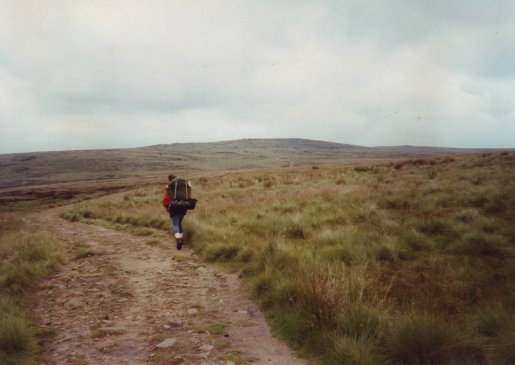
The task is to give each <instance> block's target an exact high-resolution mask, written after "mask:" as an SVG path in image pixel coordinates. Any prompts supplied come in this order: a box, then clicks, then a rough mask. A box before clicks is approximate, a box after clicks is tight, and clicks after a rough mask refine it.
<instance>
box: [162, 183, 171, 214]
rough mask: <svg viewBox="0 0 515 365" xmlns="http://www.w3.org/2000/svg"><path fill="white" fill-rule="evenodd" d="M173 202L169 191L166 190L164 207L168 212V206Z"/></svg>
mask: <svg viewBox="0 0 515 365" xmlns="http://www.w3.org/2000/svg"><path fill="white" fill-rule="evenodd" d="M171 202H172V199H170V194H168V189H166V188H165V194H164V196H163V202H162V203H163V207H164V208H165V209H166V210H168V206H169V205H170V203H171Z"/></svg>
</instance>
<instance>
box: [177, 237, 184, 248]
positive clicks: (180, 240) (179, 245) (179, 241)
mask: <svg viewBox="0 0 515 365" xmlns="http://www.w3.org/2000/svg"><path fill="white" fill-rule="evenodd" d="M176 241H177V250H179V251H180V250H182V242H183V241H182V238H177V239H176Z"/></svg>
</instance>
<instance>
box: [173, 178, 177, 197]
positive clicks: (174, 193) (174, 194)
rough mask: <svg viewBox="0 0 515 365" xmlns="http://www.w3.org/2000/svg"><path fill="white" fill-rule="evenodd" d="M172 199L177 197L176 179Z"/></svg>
mask: <svg viewBox="0 0 515 365" xmlns="http://www.w3.org/2000/svg"><path fill="white" fill-rule="evenodd" d="M173 199H174V200H175V199H177V181H176V182H175V190H174V191H173Z"/></svg>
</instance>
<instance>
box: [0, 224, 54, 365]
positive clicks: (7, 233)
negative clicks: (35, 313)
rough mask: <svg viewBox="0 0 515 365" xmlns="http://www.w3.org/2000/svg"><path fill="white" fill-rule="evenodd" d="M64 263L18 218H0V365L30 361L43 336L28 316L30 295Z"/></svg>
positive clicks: (49, 242) (48, 241) (48, 243)
mask: <svg viewBox="0 0 515 365" xmlns="http://www.w3.org/2000/svg"><path fill="white" fill-rule="evenodd" d="M63 261H64V253H63V249H62V246H61V245H60V244H59V243H58V242H57V241H56V240H54V239H53V238H52V237H50V236H48V235H45V234H44V233H41V232H38V231H35V230H34V229H33V227H31V226H30V225H29V224H27V223H25V222H24V221H23V220H22V219H21V218H20V216H19V215H15V214H4V215H2V216H1V217H0V364H6V365H10V364H12V365H21V364H29V363H31V362H32V361H33V359H34V357H35V355H36V353H37V352H38V340H37V339H38V338H42V337H44V336H45V333H43V332H42V330H41V329H40V328H39V327H38V326H37V325H36V322H37V321H36V320H35V319H34V318H33V317H32V316H31V313H30V311H29V310H28V308H29V307H30V295H29V294H30V292H31V290H32V289H33V288H35V287H36V286H37V284H38V283H39V281H40V280H41V279H42V278H43V277H44V276H46V275H48V274H49V273H50V272H52V271H54V270H56V269H57V268H58V267H59V266H60V265H61V264H62V263H63Z"/></svg>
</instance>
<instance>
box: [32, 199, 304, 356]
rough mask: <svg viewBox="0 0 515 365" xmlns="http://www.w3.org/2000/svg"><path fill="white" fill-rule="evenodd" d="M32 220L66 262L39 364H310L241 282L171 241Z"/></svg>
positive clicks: (47, 312)
mask: <svg viewBox="0 0 515 365" xmlns="http://www.w3.org/2000/svg"><path fill="white" fill-rule="evenodd" d="M59 212H60V210H59V209H52V210H48V211H44V212H40V213H38V214H36V215H33V216H31V217H29V218H28V220H29V221H30V222H31V224H33V225H35V226H37V227H39V228H41V229H42V230H45V231H48V232H49V233H50V234H52V235H53V236H55V237H56V238H57V239H59V240H60V241H61V242H62V243H63V245H64V247H65V249H66V256H67V263H66V264H65V265H64V266H63V267H62V268H61V269H60V270H59V272H58V273H57V274H55V275H53V276H52V277H50V278H48V279H47V280H46V281H44V282H43V283H42V284H41V287H40V290H38V292H37V293H36V295H35V297H36V299H35V303H34V311H35V314H36V316H37V317H38V318H39V320H40V324H41V328H40V330H41V332H42V333H46V336H45V337H46V339H45V340H44V346H43V347H44V353H43V355H42V360H41V361H40V363H39V364H38V365H43V364H44V365H51V364H77V365H79V364H81V365H82V364H84V365H85V364H88V365H89V364H109V365H116V364H131V365H132V364H155V365H164V364H167V365H173V364H199V365H200V364H203V365H208V364H212V365H215V364H220V365H221V364H223V365H231V364H277V365H282V364H284V365H286V364H288V365H295V364H306V363H307V362H306V361H304V360H300V359H298V358H296V357H295V356H294V354H293V353H292V351H291V350H290V349H289V348H288V347H287V346H286V345H285V344H284V343H282V342H281V341H279V340H278V339H276V338H274V337H273V336H272V335H271V334H270V331H269V329H268V327H267V324H266V322H265V319H264V317H263V315H262V314H261V313H260V311H259V310H258V309H257V307H256V306H255V305H254V304H253V303H252V301H251V300H250V299H249V298H248V295H247V294H246V293H245V291H244V290H243V289H242V288H241V287H240V283H239V281H238V278H237V277H236V276H235V275H232V274H227V273H225V272H222V271H221V270H218V269H216V268H214V267H212V266H208V265H206V264H205V263H203V262H201V261H200V260H199V259H198V258H197V257H195V255H194V254H192V252H191V250H190V249H189V248H188V247H187V246H186V247H185V248H184V249H183V250H182V251H176V249H175V245H174V244H173V242H172V239H171V237H170V236H165V235H163V237H161V238H159V239H155V238H153V239H149V238H148V237H135V236H132V235H129V234H128V233H125V232H118V231H113V230H110V229H107V228H103V227H100V226H96V225H88V224H84V223H71V222H68V221H65V220H63V219H61V218H59Z"/></svg>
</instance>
